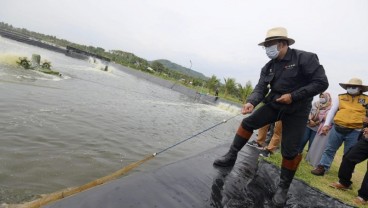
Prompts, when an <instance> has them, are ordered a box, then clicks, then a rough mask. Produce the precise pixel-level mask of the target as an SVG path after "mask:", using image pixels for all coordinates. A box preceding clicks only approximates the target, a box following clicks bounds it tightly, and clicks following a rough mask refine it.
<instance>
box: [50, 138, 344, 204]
mask: <svg viewBox="0 0 368 208" xmlns="http://www.w3.org/2000/svg"><path fill="white" fill-rule="evenodd" d="M228 148H229V144H226V145H222V146H219V147H216V148H213V149H210V150H208V151H206V152H203V153H201V154H198V155H196V156H193V157H190V158H187V159H184V160H181V161H178V162H175V163H172V164H169V165H166V166H163V167H160V168H159V169H157V170H155V171H152V172H141V173H135V174H132V175H128V176H126V177H123V178H121V179H118V180H114V181H112V182H110V183H107V184H104V185H101V186H98V187H95V188H93V189H90V190H87V191H84V192H82V193H79V194H77V195H74V196H70V197H67V198H65V199H62V200H59V201H57V202H55V203H53V204H50V205H47V206H46V207H48V208H57V207H62V208H65V207H73V208H82V207H83V208H102V207H106V208H115V207H116V208H122V207H124V208H126V207H134V208H145V207H147V208H153V207H157V208H172V207H180V208H181V207H183V208H184V207H199V208H202V207H209V208H210V207H216V208H222V207H227V208H240V207H242V208H244V207H254V208H262V207H265V208H268V207H274V206H273V204H272V200H271V199H272V195H273V193H274V191H275V190H276V187H277V183H278V181H279V168H277V167H275V166H274V165H272V164H269V163H267V162H266V161H264V160H262V159H259V156H258V154H259V150H257V149H256V148H251V147H248V146H245V147H244V148H243V150H242V151H241V152H240V153H239V156H238V160H237V163H236V164H235V166H234V167H233V168H215V167H214V166H213V165H212V164H213V161H214V159H215V158H217V157H219V156H221V155H222V154H224V153H226V151H227V150H228ZM165 154H166V153H164V154H162V156H161V155H159V156H158V157H157V158H156V160H157V159H160V157H164V156H167V155H165ZM167 154H169V153H167ZM285 207H290V208H291V207H293V208H297V207H300V208H303V207H308V208H310V207H321V208H322V207H323V208H326V207H331V208H332V207H333V208H345V207H351V206H349V205H346V204H344V203H342V202H341V201H339V200H337V199H334V198H331V197H329V196H327V195H326V194H324V193H322V192H320V191H318V190H316V189H313V188H311V187H309V186H308V185H306V184H305V183H303V182H301V181H299V180H295V179H294V180H293V182H292V184H291V187H290V190H289V193H288V200H287V204H286V206H285Z"/></svg>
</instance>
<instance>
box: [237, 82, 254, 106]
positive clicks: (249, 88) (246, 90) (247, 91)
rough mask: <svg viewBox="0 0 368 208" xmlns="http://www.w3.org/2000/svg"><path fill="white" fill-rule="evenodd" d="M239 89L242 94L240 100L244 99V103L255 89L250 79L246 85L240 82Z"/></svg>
mask: <svg viewBox="0 0 368 208" xmlns="http://www.w3.org/2000/svg"><path fill="white" fill-rule="evenodd" d="M238 89H239V94H240V100H241V101H242V103H245V101H246V100H247V98H248V96H249V95H250V94H251V93H252V91H253V86H252V82H251V81H248V82H247V83H246V84H245V86H244V87H243V86H242V85H241V84H238Z"/></svg>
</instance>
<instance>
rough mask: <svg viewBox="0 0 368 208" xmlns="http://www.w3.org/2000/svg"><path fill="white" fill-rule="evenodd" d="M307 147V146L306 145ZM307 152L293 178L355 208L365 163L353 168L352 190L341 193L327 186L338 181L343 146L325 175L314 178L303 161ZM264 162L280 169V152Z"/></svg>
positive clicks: (367, 207) (367, 206)
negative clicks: (354, 200)
mask: <svg viewBox="0 0 368 208" xmlns="http://www.w3.org/2000/svg"><path fill="white" fill-rule="evenodd" d="M307 146H308V145H307ZM306 155H307V152H306V151H304V153H303V160H302V161H301V163H300V165H299V169H298V171H297V172H296V174H295V177H296V178H298V179H300V180H302V181H304V182H306V183H307V184H308V185H310V186H311V187H314V188H316V189H318V190H320V191H322V192H324V193H326V194H327V195H329V196H331V197H334V198H336V199H339V200H341V201H343V202H345V203H347V204H350V205H353V206H356V205H355V204H353V203H352V200H353V199H354V198H355V197H357V196H358V190H359V189H360V186H361V183H362V181H363V178H364V175H365V173H366V171H367V161H364V162H361V163H359V164H358V165H357V166H355V170H354V173H353V178H352V181H353V185H352V187H353V189H352V190H348V191H341V190H336V189H334V188H331V187H329V185H330V184H331V183H333V182H336V181H338V180H339V178H338V171H339V167H340V164H341V160H342V156H343V146H341V147H340V149H339V150H338V151H337V153H336V156H335V159H334V161H333V163H332V166H331V168H330V170H329V172H328V173H327V174H325V175H324V176H315V175H313V174H311V172H310V171H311V170H312V169H313V167H312V166H311V165H310V164H309V163H308V162H307V161H305V157H306ZM265 160H267V161H269V162H270V163H272V164H274V165H276V166H278V167H280V165H281V160H282V156H281V154H280V152H277V153H275V154H273V155H272V156H271V157H268V158H265ZM359 207H363V208H368V205H364V206H359Z"/></svg>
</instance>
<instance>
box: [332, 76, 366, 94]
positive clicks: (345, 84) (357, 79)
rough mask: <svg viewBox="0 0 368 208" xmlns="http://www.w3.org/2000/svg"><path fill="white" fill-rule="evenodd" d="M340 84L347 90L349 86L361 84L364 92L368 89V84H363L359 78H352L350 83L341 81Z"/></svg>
mask: <svg viewBox="0 0 368 208" xmlns="http://www.w3.org/2000/svg"><path fill="white" fill-rule="evenodd" d="M339 85H340V86H341V87H342V88H344V89H345V90H346V88H347V87H348V86H359V87H360V88H361V89H362V92H366V91H368V86H367V85H363V82H362V80H361V79H359V78H351V79H350V80H349V82H348V83H339Z"/></svg>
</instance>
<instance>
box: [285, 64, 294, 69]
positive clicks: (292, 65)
mask: <svg viewBox="0 0 368 208" xmlns="http://www.w3.org/2000/svg"><path fill="white" fill-rule="evenodd" d="M294 67H295V64H290V65H286V66H285V67H284V69H293V68H294Z"/></svg>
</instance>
